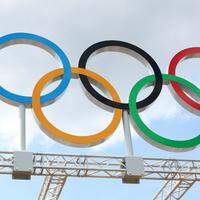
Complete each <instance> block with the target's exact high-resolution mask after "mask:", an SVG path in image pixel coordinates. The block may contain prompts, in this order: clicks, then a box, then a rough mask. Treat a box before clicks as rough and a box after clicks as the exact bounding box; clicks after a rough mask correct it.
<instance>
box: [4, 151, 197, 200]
mask: <svg viewBox="0 0 200 200" xmlns="http://www.w3.org/2000/svg"><path fill="white" fill-rule="evenodd" d="M13 155H14V152H0V174H12V173H13V166H14V165H13ZM124 160H125V158H124V157H117V156H89V155H87V156H85V155H65V154H48V153H34V154H33V171H32V175H34V176H45V180H44V183H43V185H42V188H41V191H40V194H39V198H38V199H39V200H47V199H48V200H57V199H59V196H60V194H61V191H62V188H63V186H64V185H65V182H66V179H67V177H90V178H114V179H122V178H123V177H124V175H125V174H126V165H125V163H124ZM143 160H144V170H145V173H144V175H143V176H142V177H141V179H146V180H164V181H165V183H164V186H163V187H162V188H161V190H160V191H159V192H158V193H157V195H156V196H155V197H154V200H156V199H162V200H164V199H166V200H167V199H169V200H174V199H176V200H177V199H181V197H182V196H183V195H184V194H185V193H186V192H187V191H188V189H189V188H190V187H191V186H192V185H193V184H194V183H195V182H197V181H200V160H184V159H179V160H177V159H163V158H143Z"/></svg>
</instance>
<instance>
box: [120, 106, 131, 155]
mask: <svg viewBox="0 0 200 200" xmlns="http://www.w3.org/2000/svg"><path fill="white" fill-rule="evenodd" d="M122 120H123V127H124V138H125V142H126V148H127V153H128V156H130V157H132V156H133V144H132V138H131V129H130V121H129V114H128V111H127V110H123V115H122Z"/></svg>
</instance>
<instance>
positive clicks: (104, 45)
mask: <svg viewBox="0 0 200 200" xmlns="http://www.w3.org/2000/svg"><path fill="white" fill-rule="evenodd" d="M110 47H111V48H112V49H109V48H110ZM114 48H116V49H114ZM119 48H121V49H123V52H124V53H126V54H131V53H136V54H137V55H138V56H140V59H143V60H145V62H147V63H148V64H150V66H151V68H152V69H153V72H154V74H155V87H154V89H153V91H152V92H151V94H150V95H149V96H148V97H147V98H145V99H144V100H142V101H139V102H137V108H138V109H141V108H144V107H146V106H148V105H150V104H151V103H153V102H154V101H155V100H156V99H157V97H158V96H159V94H160V92H161V90H162V85H163V79H162V74H161V71H160V68H159V67H158V65H157V63H156V62H155V60H154V59H153V58H152V57H151V56H150V55H149V54H148V53H146V52H145V51H144V50H142V49H140V48H139V47H137V46H135V45H132V44H130V43H127V42H123V41H116V40H107V41H102V42H98V43H95V44H93V45H91V46H90V47H88V48H87V49H86V50H85V51H84V52H83V54H82V55H81V57H80V59H79V64H78V66H79V67H80V68H83V69H85V68H86V64H87V61H88V59H89V57H90V56H91V55H93V54H98V53H101V52H104V51H117V52H121V51H120V49H119ZM128 51H131V52H128ZM80 79H81V82H82V84H83V85H84V87H85V88H86V90H87V91H88V92H89V93H90V94H91V95H92V96H93V97H94V98H95V99H97V100H98V101H100V102H102V103H103V104H106V105H108V106H111V107H113V108H119V109H126V110H128V109H129V105H128V103H119V102H115V101H112V100H110V99H108V98H106V97H104V96H102V95H101V94H99V93H98V92H97V91H96V90H95V89H94V88H93V87H92V85H91V84H90V82H89V80H88V78H87V77H86V76H83V75H80Z"/></svg>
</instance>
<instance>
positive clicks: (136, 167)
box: [122, 157, 144, 184]
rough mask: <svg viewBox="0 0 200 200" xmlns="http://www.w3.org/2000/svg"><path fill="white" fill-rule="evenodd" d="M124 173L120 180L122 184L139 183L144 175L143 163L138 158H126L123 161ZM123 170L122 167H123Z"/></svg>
mask: <svg viewBox="0 0 200 200" xmlns="http://www.w3.org/2000/svg"><path fill="white" fill-rule="evenodd" d="M124 164H125V168H126V170H127V171H126V173H125V174H124V177H123V178H122V182H123V183H135V184H136V183H139V182H140V178H141V177H142V176H143V175H144V161H143V159H142V158H140V157H126V158H125V160H124ZM123 168H124V167H123Z"/></svg>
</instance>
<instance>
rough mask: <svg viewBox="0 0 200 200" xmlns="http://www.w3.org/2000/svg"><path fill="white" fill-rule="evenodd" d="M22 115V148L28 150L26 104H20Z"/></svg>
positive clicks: (20, 113)
mask: <svg viewBox="0 0 200 200" xmlns="http://www.w3.org/2000/svg"><path fill="white" fill-rule="evenodd" d="M19 115H20V150H21V151H26V108H25V106H24V105H20V106H19Z"/></svg>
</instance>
